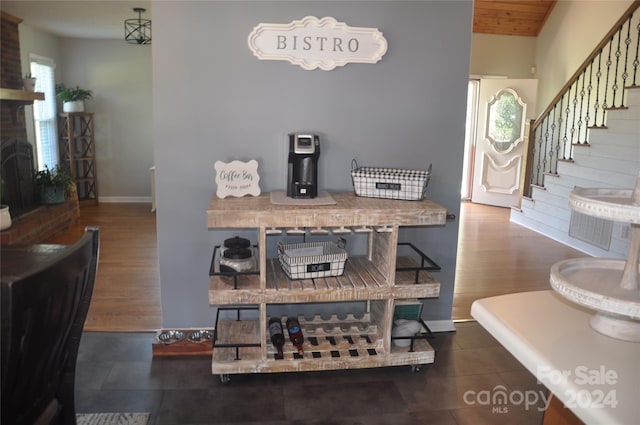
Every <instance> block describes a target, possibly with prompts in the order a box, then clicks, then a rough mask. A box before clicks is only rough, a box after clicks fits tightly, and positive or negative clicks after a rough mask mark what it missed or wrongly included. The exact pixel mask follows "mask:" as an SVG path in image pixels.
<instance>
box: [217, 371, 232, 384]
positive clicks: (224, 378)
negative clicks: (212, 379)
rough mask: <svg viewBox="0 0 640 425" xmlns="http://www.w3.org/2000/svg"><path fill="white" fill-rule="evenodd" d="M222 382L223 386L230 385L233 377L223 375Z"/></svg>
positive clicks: (221, 376)
mask: <svg viewBox="0 0 640 425" xmlns="http://www.w3.org/2000/svg"><path fill="white" fill-rule="evenodd" d="M220 382H222V383H223V384H228V383H229V382H231V377H230V376H229V375H228V374H226V373H223V374H222V375H220Z"/></svg>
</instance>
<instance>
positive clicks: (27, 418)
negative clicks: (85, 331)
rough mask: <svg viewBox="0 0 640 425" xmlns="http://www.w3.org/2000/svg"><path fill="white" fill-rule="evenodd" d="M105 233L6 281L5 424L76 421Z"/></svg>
mask: <svg viewBox="0 0 640 425" xmlns="http://www.w3.org/2000/svg"><path fill="white" fill-rule="evenodd" d="M98 251H99V230H98V229H97V228H87V229H85V234H84V236H83V237H82V239H80V241H78V242H77V243H75V244H73V245H69V246H66V247H65V248H64V249H61V250H60V251H58V252H57V253H56V254H55V255H54V256H52V257H51V258H50V259H49V260H47V261H46V262H43V263H42V264H38V265H36V266H35V267H33V268H32V270H29V271H27V272H25V273H23V274H22V275H20V276H3V278H2V291H1V294H2V300H1V305H2V312H1V314H2V341H1V344H2V421H1V422H2V424H7V425H9V424H11V425H20V424H41V423H43V424H50V423H62V424H75V423H76V418H75V405H74V381H75V370H76V359H77V355H78V347H79V344H80V336H81V334H82V328H83V326H84V322H85V319H86V317H87V311H88V310H89V303H90V302H91V294H92V293H93V285H94V282H95V277H96V269H97V263H98Z"/></svg>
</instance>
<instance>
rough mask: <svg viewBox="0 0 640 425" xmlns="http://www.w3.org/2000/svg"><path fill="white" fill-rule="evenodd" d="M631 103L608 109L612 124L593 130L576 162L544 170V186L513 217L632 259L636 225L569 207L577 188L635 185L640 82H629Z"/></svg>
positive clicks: (585, 247)
mask: <svg viewBox="0 0 640 425" xmlns="http://www.w3.org/2000/svg"><path fill="white" fill-rule="evenodd" d="M625 93H626V97H627V100H626V106H625V107H619V108H611V109H608V110H607V111H606V126H602V127H597V128H591V129H589V136H588V141H589V142H588V143H583V144H576V145H574V147H573V154H572V159H571V160H570V161H561V160H560V161H558V163H557V170H556V172H555V173H545V174H544V186H537V185H533V186H531V194H530V197H527V198H523V200H522V204H521V206H520V208H514V209H512V210H511V221H512V222H514V223H518V224H520V225H522V226H525V227H527V228H530V229H532V230H534V231H536V232H538V233H541V234H543V235H545V236H548V237H550V238H552V239H555V240H557V241H559V242H561V243H564V244H566V245H569V246H571V247H573V248H575V249H578V250H580V251H583V252H585V253H587V254H589V255H592V256H595V257H610V258H626V257H627V253H628V250H629V234H630V225H629V224H625V223H617V222H610V221H608V220H603V219H597V218H593V217H587V216H584V215H582V214H579V213H575V212H573V211H572V210H571V209H570V208H569V193H570V192H571V190H573V188H575V187H611V188H624V189H632V188H633V187H634V185H635V182H636V178H637V177H638V175H639V173H640V86H633V87H627V88H626V89H625Z"/></svg>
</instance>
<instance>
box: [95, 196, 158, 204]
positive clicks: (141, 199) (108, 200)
mask: <svg viewBox="0 0 640 425" xmlns="http://www.w3.org/2000/svg"><path fill="white" fill-rule="evenodd" d="M98 202H104V203H105V204H140V203H145V204H150V203H151V196H100V197H98Z"/></svg>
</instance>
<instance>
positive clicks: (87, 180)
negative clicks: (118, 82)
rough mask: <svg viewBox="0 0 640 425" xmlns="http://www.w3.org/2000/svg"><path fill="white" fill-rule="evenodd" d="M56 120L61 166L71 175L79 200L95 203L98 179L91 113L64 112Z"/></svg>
mask: <svg viewBox="0 0 640 425" xmlns="http://www.w3.org/2000/svg"><path fill="white" fill-rule="evenodd" d="M58 117H59V122H58V132H59V133H60V134H59V144H60V160H61V163H62V164H65V165H66V167H67V168H68V169H69V171H70V172H71V176H72V177H73V180H74V181H75V183H76V189H77V191H78V200H79V201H81V202H87V201H89V202H97V201H98V176H97V172H96V144H95V138H94V128H93V114H92V113H86V112H66V113H62V114H59V115H58Z"/></svg>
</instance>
